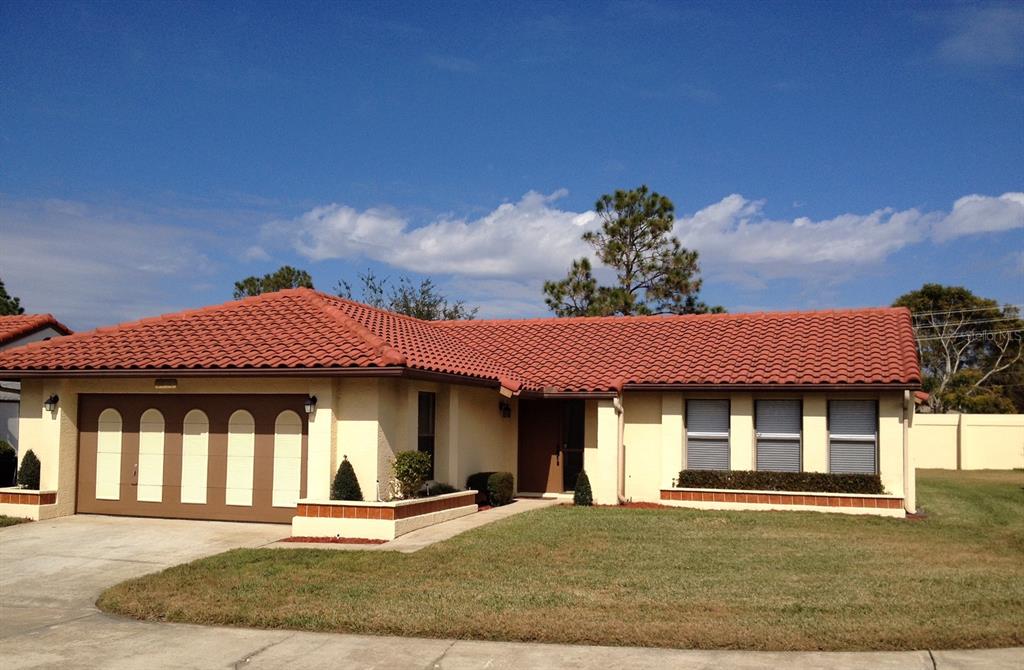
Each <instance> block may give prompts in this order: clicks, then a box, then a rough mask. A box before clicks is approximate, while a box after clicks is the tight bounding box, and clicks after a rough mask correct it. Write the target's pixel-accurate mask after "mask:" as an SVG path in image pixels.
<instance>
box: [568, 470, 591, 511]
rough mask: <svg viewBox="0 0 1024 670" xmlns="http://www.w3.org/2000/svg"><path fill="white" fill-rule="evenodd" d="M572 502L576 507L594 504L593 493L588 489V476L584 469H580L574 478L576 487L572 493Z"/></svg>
mask: <svg viewBox="0 0 1024 670" xmlns="http://www.w3.org/2000/svg"><path fill="white" fill-rule="evenodd" d="M572 502H573V504H574V505H576V506H577V507H590V506H591V505H593V504H594V494H593V493H592V492H591V491H590V477H588V476H587V471H586V470H580V474H579V476H578V477H577V478H576V489H575V490H574V491H573V493H572Z"/></svg>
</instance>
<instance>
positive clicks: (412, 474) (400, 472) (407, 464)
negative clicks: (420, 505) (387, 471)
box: [391, 451, 430, 498]
mask: <svg viewBox="0 0 1024 670" xmlns="http://www.w3.org/2000/svg"><path fill="white" fill-rule="evenodd" d="M391 467H392V469H393V470H394V473H395V482H396V483H397V484H398V493H399V495H401V496H402V497H403V498H415V497H416V494H417V492H418V491H419V490H420V489H421V488H422V487H423V483H424V482H426V481H427V477H429V476H430V454H428V453H426V452H425V451H403V452H400V453H398V454H396V455H395V460H394V462H393V463H392V465H391Z"/></svg>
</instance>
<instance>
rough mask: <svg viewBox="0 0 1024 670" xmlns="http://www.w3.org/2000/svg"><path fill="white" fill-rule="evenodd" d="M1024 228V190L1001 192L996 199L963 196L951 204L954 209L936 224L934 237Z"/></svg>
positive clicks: (981, 196)
mask: <svg viewBox="0 0 1024 670" xmlns="http://www.w3.org/2000/svg"><path fill="white" fill-rule="evenodd" d="M1014 228H1024V193H1004V194H1003V195H1001V196H999V197H998V198H993V197H990V196H984V195H965V196H964V197H962V198H960V199H959V200H957V201H956V202H955V203H953V210H952V211H951V212H950V213H949V214H948V215H947V216H946V217H945V218H944V219H943V220H942V221H940V222H939V223H938V224H936V226H935V231H934V234H935V239H937V240H940V241H942V240H949V239H952V238H954V237H960V236H961V235H972V234H975V233H994V232H999V231H1003V230H1012V229H1014Z"/></svg>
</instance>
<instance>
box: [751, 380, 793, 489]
mask: <svg viewBox="0 0 1024 670" xmlns="http://www.w3.org/2000/svg"><path fill="white" fill-rule="evenodd" d="M778 400H788V401H790V402H796V403H797V404H798V405H799V407H800V430H799V431H798V432H796V433H795V434H794V433H762V432H761V431H759V430H758V429H757V404H758V403H759V402H764V401H778ZM753 418H754V462H753V464H752V465H753V466H754V467H753V469H754V470H755V471H761V469H760V468H759V467H757V457H758V447H759V442H760V440H761V438H764V439H766V440H773V441H778V442H782V441H785V440H793V439H794V438H795V439H796V445H797V446H796V448H797V464H798V468H797V470H796V472H803V471H804V399H803V396H800V397H797V398H793V397H789V398H754V417H753ZM763 472H791V471H789V470H764V471H763Z"/></svg>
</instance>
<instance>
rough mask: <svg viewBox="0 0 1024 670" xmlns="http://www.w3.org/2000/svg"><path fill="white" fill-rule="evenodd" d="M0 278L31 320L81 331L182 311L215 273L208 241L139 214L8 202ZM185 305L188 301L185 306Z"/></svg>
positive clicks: (1, 220)
mask: <svg viewBox="0 0 1024 670" xmlns="http://www.w3.org/2000/svg"><path fill="white" fill-rule="evenodd" d="M0 229H2V230H3V244H0V277H2V278H3V279H4V281H5V283H6V284H7V289H8V291H9V292H10V293H12V294H13V295H17V296H18V297H20V298H21V303H22V305H23V306H24V307H25V309H26V310H27V311H29V312H40V311H44V312H52V313H54V314H55V315H56V316H57V318H58V319H61V320H62V321H65V322H66V323H68V324H69V325H71V326H72V327H73V328H81V327H92V326H94V325H99V324H101V323H114V322H118V321H124V320H129V319H134V318H138V317H140V316H144V315H152V314H158V313H161V312H166V311H171V310H173V309H179V308H181V307H182V306H184V305H185V304H188V303H187V297H185V296H182V295H181V292H170V293H169V292H168V291H167V289H166V282H167V281H168V280H170V281H172V282H173V281H174V280H175V278H180V281H181V282H182V284H183V285H187V282H188V281H191V280H192V279H193V278H195V277H196V276H202V275H204V274H206V273H207V271H208V268H209V266H210V261H209V258H208V257H207V256H206V254H205V253H204V252H203V251H201V249H203V246H204V241H205V240H204V239H203V236H202V235H201V234H200V235H197V234H196V233H194V232H193V231H190V230H188V229H185V228H179V227H175V226H171V225H161V224H156V223H153V222H151V221H149V220H148V219H147V218H146V217H145V216H144V215H142V214H141V213H139V212H136V211H131V210H127V209H121V208H109V207H108V208H100V207H96V206H93V205H89V204H86V203H81V202H69V201H62V200H46V201H5V200H0ZM183 297H185V300H184V301H183V300H182V298H183Z"/></svg>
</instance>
